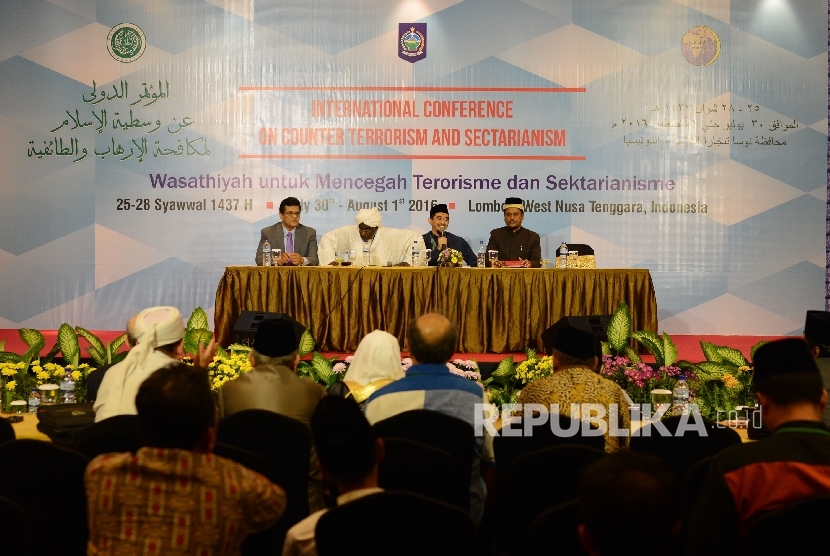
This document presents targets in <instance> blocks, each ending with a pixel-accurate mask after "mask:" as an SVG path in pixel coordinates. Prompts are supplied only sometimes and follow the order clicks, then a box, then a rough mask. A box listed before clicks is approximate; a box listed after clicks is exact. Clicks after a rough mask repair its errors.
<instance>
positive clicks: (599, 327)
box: [542, 315, 611, 356]
mask: <svg viewBox="0 0 830 556" xmlns="http://www.w3.org/2000/svg"><path fill="white" fill-rule="evenodd" d="M610 321H611V315H585V316H575V317H562V318H561V319H559V320H558V321H556V322H555V323H553V324H552V325H551V326H550V328H548V329H547V330H545V331H544V332H542V344H543V345H544V346H545V353H548V354H550V353H551V352H552V351H553V339H554V338H556V335H557V334H558V333H559V330H560V329H562V328H565V327H568V326H570V327H571V328H578V329H579V330H584V331H585V332H590V333H591V334H593V335H594V336H595V337H596V339H597V347H599V342H600V341H602V342H607V341H608V323H609V322H610ZM597 356H599V354H597Z"/></svg>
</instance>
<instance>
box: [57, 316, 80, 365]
mask: <svg viewBox="0 0 830 556" xmlns="http://www.w3.org/2000/svg"><path fill="white" fill-rule="evenodd" d="M58 343H59V344H60V345H61V355H63V360H64V361H66V362H67V363H68V364H69V365H73V366H75V367H77V366H78V362H79V361H80V359H81V347H80V346H79V345H78V335H77V334H76V333H75V329H74V328H72V326H70V325H69V324H67V323H63V324H62V325H61V327H60V328H58Z"/></svg>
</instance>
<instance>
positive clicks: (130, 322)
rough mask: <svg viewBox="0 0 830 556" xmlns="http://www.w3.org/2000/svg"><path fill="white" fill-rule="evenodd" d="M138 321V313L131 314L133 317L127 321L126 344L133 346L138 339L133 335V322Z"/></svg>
mask: <svg viewBox="0 0 830 556" xmlns="http://www.w3.org/2000/svg"><path fill="white" fill-rule="evenodd" d="M137 321H138V315H133V318H131V319H130V320H128V321H127V345H128V346H130V347H135V345H136V344H137V343H138V339H137V338H136V337H135V323H136V322H137Z"/></svg>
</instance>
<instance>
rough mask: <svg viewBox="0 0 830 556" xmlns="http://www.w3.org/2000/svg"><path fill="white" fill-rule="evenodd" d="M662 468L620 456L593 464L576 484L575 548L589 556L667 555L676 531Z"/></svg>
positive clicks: (656, 461) (669, 481)
mask: <svg viewBox="0 0 830 556" xmlns="http://www.w3.org/2000/svg"><path fill="white" fill-rule="evenodd" d="M677 497H678V492H677V486H676V481H675V477H674V475H672V472H671V471H670V470H669V468H668V465H667V464H666V463H665V462H664V461H662V460H661V459H660V458H658V457H656V456H652V455H649V454H639V453H637V452H631V451H628V450H624V451H621V452H618V453H616V454H611V455H610V456H606V457H604V458H601V459H599V460H597V461H595V462H594V463H593V464H591V465H590V466H588V468H586V469H585V472H584V473H583V474H582V478H581V479H580V481H579V518H580V525H579V528H578V532H579V542H580V544H582V547H583V548H584V549H585V551H586V552H587V553H588V554H590V555H591V556H611V555H617V554H619V555H620V556H627V555H629V554H639V553H642V552H644V551H647V552H650V551H656V552H659V553H661V554H663V553H665V554H672V553H674V552H675V549H676V548H678V547H679V534H680V530H681V524H680V515H679V511H678V508H679V507H680V505H679V504H678V501H677V500H678V498H677Z"/></svg>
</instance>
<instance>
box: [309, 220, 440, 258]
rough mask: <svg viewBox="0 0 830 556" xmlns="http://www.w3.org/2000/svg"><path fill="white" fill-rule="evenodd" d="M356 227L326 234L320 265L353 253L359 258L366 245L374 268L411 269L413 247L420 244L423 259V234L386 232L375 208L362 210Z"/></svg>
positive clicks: (322, 242) (391, 229) (319, 253)
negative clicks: (400, 267)
mask: <svg viewBox="0 0 830 556" xmlns="http://www.w3.org/2000/svg"><path fill="white" fill-rule="evenodd" d="M355 221H357V226H343V227H341V228H336V229H334V230H332V231H330V232H329V233H327V234H325V235H324V236H323V237H322V238H321V239H320V245H319V247H318V250H317V255H318V257H317V258H318V259H319V260H320V264H334V257H335V255H336V254H337V253H343V252H350V251H354V254H355V256H356V257H358V258H359V257H361V256H362V255H363V247H364V245H368V247H369V255H370V258H371V264H372V265H377V266H387V265H389V264H392V265H395V266H409V261H410V260H411V253H412V245H413V244H414V243H417V245H418V250H419V252H420V254H421V257H423V256H424V252H425V250H426V247H425V246H424V238H423V237H421V234H419V233H418V232H414V231H412V230H402V229H399V228H384V227H383V222H382V221H383V219H382V217H381V214H380V211H379V210H378V209H377V208H376V207H373V208H370V209H363V210H361V211H360V212H358V213H357V216H355Z"/></svg>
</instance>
